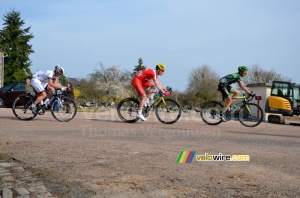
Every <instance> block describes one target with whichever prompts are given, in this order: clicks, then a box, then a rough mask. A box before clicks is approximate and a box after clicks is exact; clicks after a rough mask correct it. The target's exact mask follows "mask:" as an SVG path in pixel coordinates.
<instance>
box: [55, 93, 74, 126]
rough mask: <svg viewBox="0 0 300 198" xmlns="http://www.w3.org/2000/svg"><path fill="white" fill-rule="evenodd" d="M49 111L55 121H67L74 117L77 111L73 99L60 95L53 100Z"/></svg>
mask: <svg viewBox="0 0 300 198" xmlns="http://www.w3.org/2000/svg"><path fill="white" fill-rule="evenodd" d="M50 111H51V114H52V116H53V117H54V118H55V119H56V120H57V121H60V122H69V121H70V120H72V119H73V118H74V117H75V115H76V113H77V106H76V104H75V102H74V100H73V99H71V98H69V97H66V96H61V97H60V98H56V99H55V100H54V101H53V103H52V104H51V107H50Z"/></svg>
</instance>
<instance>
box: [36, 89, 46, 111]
mask: <svg viewBox="0 0 300 198" xmlns="http://www.w3.org/2000/svg"><path fill="white" fill-rule="evenodd" d="M46 97H47V94H46V92H45V91H43V92H40V93H38V97H37V98H36V100H35V101H34V103H33V104H34V105H32V107H34V106H35V105H37V104H38V103H39V102H41V101H42V100H44V98H46Z"/></svg>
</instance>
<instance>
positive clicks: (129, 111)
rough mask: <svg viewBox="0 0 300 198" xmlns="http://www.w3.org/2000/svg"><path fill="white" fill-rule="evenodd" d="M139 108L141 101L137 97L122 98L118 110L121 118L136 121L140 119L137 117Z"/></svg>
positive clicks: (128, 121)
mask: <svg viewBox="0 0 300 198" xmlns="http://www.w3.org/2000/svg"><path fill="white" fill-rule="evenodd" d="M138 109H139V101H138V100H137V99H135V98H125V99H124V100H122V101H121V102H120V103H119V105H118V107H117V112H118V116H119V118H120V119H121V120H122V121H123V122H126V123H134V122H137V121H138V120H139V118H137V117H136V114H137V111H138Z"/></svg>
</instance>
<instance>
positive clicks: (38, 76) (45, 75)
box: [30, 70, 58, 93]
mask: <svg viewBox="0 0 300 198" xmlns="http://www.w3.org/2000/svg"><path fill="white" fill-rule="evenodd" d="M49 79H52V80H56V79H58V77H57V76H54V72H53V71H51V70H47V71H38V72H36V73H34V74H33V75H32V79H31V81H30V84H31V85H32V87H33V88H34V89H35V91H36V92H38V93H40V92H43V91H44V90H45V89H46V87H47V85H48V80H49Z"/></svg>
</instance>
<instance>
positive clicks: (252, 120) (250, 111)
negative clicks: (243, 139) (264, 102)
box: [238, 103, 263, 127]
mask: <svg viewBox="0 0 300 198" xmlns="http://www.w3.org/2000/svg"><path fill="white" fill-rule="evenodd" d="M238 119H239V121H240V123H241V124H242V125H244V126H245V127H256V126H257V125H259V124H260V123H261V122H262V120H263V110H262V108H261V107H260V106H258V105H257V104H254V103H248V104H244V105H242V106H241V109H240V110H239V111H238Z"/></svg>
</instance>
